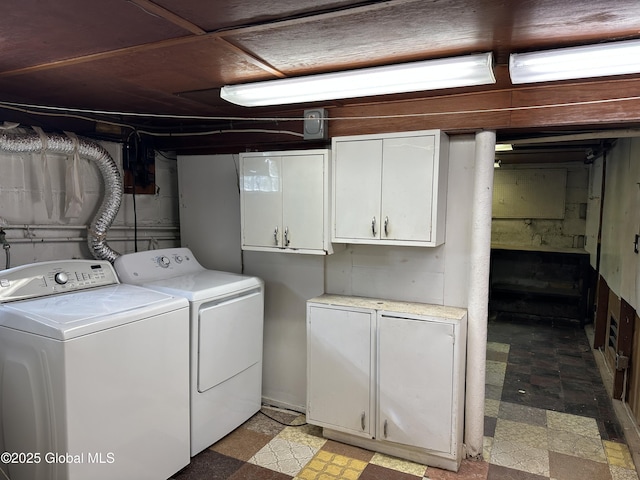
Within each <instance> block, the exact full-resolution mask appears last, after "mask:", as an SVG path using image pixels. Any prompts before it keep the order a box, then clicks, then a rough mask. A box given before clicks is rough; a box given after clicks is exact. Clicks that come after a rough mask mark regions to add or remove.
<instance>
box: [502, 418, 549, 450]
mask: <svg viewBox="0 0 640 480" xmlns="http://www.w3.org/2000/svg"><path fill="white" fill-rule="evenodd" d="M493 437H494V440H495V442H497V441H502V442H513V443H519V444H522V445H525V446H527V447H531V448H539V449H543V450H547V449H548V448H549V442H548V437H547V429H546V428H544V427H539V426H537V425H529V424H526V423H520V422H513V421H511V420H503V419H501V418H498V421H497V423H496V431H495V434H494V436H493ZM495 442H494V445H495Z"/></svg>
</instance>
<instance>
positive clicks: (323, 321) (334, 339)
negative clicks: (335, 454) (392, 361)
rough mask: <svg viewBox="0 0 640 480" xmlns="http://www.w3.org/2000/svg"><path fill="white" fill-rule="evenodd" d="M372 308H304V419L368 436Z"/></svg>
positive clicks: (370, 397)
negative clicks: (305, 336) (305, 316)
mask: <svg viewBox="0 0 640 480" xmlns="http://www.w3.org/2000/svg"><path fill="white" fill-rule="evenodd" d="M375 318H376V317H375V312H374V311H367V310H360V311H358V310H348V309H347V310H345V309H337V308H332V307H330V306H327V305H312V304H310V305H309V306H308V310H307V377H308V378H307V421H308V422H309V423H312V424H314V425H320V426H322V427H327V428H331V429H335V430H340V431H343V432H347V433H351V434H355V435H360V436H365V437H369V438H371V437H372V436H373V432H372V427H373V425H374V422H373V421H372V418H371V417H372V415H371V413H372V412H374V408H373V407H372V402H373V399H374V398H373V397H374V395H373V393H372V392H373V386H372V385H373V383H372V382H373V375H372V371H373V370H372V369H373V364H372V362H373V360H374V358H373V354H372V352H373V349H372V340H373V331H374V330H373V329H374V328H375Z"/></svg>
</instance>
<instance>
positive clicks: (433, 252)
mask: <svg viewBox="0 0 640 480" xmlns="http://www.w3.org/2000/svg"><path fill="white" fill-rule="evenodd" d="M450 140H451V143H450V154H449V158H450V159H449V186H448V194H447V221H446V229H447V236H446V241H445V244H444V245H441V246H440V247H436V248H417V247H385V246H371V245H359V246H352V245H350V246H348V247H347V248H346V249H344V250H341V251H339V252H338V253H335V254H333V255H330V256H326V257H323V256H315V255H299V254H290V253H271V252H250V251H246V252H243V253H242V254H241V255H240V242H239V241H237V240H234V239H239V236H240V230H239V229H240V219H239V201H240V200H239V193H238V191H237V189H236V188H235V186H236V185H237V172H236V170H235V160H234V156H231V155H218V156H208V158H207V161H206V162H205V161H204V159H202V158H200V159H190V161H195V162H201V163H200V165H201V166H202V167H204V168H205V170H204V171H202V176H203V177H206V178H203V179H202V182H204V184H205V185H209V183H208V180H207V179H209V181H210V182H212V183H211V185H213V184H215V185H218V184H219V183H220V184H223V185H233V186H234V188H220V189H219V190H216V191H215V192H213V191H212V189H209V190H208V192H209V193H210V194H211V196H210V197H209V201H201V200H198V203H199V204H200V205H201V207H200V211H196V210H197V209H196V208H195V207H192V206H188V205H185V204H181V207H180V208H181V212H184V211H185V208H186V209H187V210H191V213H192V214H193V215H195V216H196V217H206V218H209V216H210V215H211V213H210V211H211V210H214V209H215V210H217V209H224V210H225V211H226V212H229V213H230V215H226V214H224V215H223V216H222V217H221V219H220V221H221V222H223V223H224V225H225V228H213V227H212V224H211V223H210V222H208V221H202V222H199V223H198V222H191V221H185V218H182V222H183V225H184V226H185V228H189V229H191V228H193V229H194V230H195V231H196V232H200V233H196V234H195V235H199V234H202V235H204V236H205V237H206V239H207V241H206V242H197V243H192V244H191V248H192V249H193V251H194V254H195V255H196V257H197V258H199V259H201V260H203V263H204V264H205V265H206V266H207V267H208V268H214V269H227V270H229V269H230V270H233V271H237V269H238V268H241V269H242V271H243V272H244V273H245V274H248V275H256V276H258V277H260V278H262V279H263V280H264V281H265V295H266V299H265V342H264V360H263V365H264V369H263V396H264V397H265V399H266V400H267V401H271V402H272V403H274V404H277V405H282V406H287V407H289V408H293V409H297V410H303V409H304V408H305V405H306V301H307V299H309V298H312V297H315V296H317V295H320V294H322V293H324V292H327V293H339V294H348V295H362V296H372V297H383V298H391V299H397V300H413V301H421V302H429V303H436V304H446V305H451V306H457V307H466V303H467V298H468V289H469V285H468V275H469V252H470V245H471V235H472V232H471V213H472V196H473V185H474V155H475V137H474V136H473V135H458V136H452V137H450ZM182 162H183V159H182V157H181V159H180V160H179V165H180V166H181V167H182V165H183V163H182ZM194 165H195V163H194ZM179 175H180V176H182V175H183V172H182V170H181V171H180V172H179ZM184 175H185V177H184V178H186V176H187V174H184ZM189 175H190V174H189ZM205 196H206V195H205ZM185 201H186V197H183V196H181V202H183V203H184V202H185ZM190 203H191V202H190ZM194 205H195V204H194ZM231 212H234V213H231ZM234 215H235V216H236V218H235V219H234V218H233V216H234ZM182 234H183V235H184V238H185V239H189V238H193V235H194V233H193V232H186V231H184V230H183V232H182ZM189 241H191V240H189ZM213 245H215V247H213ZM222 245H225V247H223V248H219V247H220V246H222ZM230 259H231V262H230ZM238 262H242V265H239V263H238Z"/></svg>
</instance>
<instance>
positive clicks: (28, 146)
mask: <svg viewBox="0 0 640 480" xmlns="http://www.w3.org/2000/svg"><path fill="white" fill-rule="evenodd" d="M46 135H47V138H46V140H47V142H46V145H45V146H44V147H45V148H46V151H47V152H51V153H59V154H63V155H73V153H74V149H75V147H76V145H74V142H73V140H72V139H71V138H69V137H68V136H67V135H60V134H56V133H48V134H46ZM77 148H78V153H79V154H80V157H82V158H86V159H87V160H90V161H92V162H93V163H94V164H95V165H96V167H98V170H99V171H100V174H101V176H102V179H103V181H104V190H105V195H104V198H103V199H102V203H101V205H100V207H99V209H98V212H97V213H96V216H95V217H94V218H93V220H92V221H91V224H90V225H89V227H88V232H87V244H88V246H89V251H90V252H91V254H92V255H93V256H94V258H97V259H99V260H108V261H109V262H111V263H113V262H114V261H115V259H116V258H118V257H119V256H120V253H118V252H116V251H115V250H113V249H112V248H111V247H109V245H107V242H106V236H107V231H108V230H109V227H111V224H112V223H113V221H114V220H115V217H116V215H117V213H118V210H119V209H120V204H121V203H122V194H123V186H122V180H121V176H120V171H119V170H118V166H117V165H116V163H115V162H114V161H113V158H111V155H109V152H107V151H106V150H105V149H104V148H103V147H102V146H101V145H99V144H98V143H96V142H94V141H92V140H89V139H86V138H82V137H78V145H77ZM42 150H43V142H42V139H41V137H40V135H38V133H36V132H28V133H6V132H2V131H0V151H4V152H8V153H40V152H41V151H42Z"/></svg>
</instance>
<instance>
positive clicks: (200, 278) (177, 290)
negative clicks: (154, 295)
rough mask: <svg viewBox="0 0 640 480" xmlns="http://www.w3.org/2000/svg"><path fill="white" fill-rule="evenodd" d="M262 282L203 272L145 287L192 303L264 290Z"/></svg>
mask: <svg viewBox="0 0 640 480" xmlns="http://www.w3.org/2000/svg"><path fill="white" fill-rule="evenodd" d="M262 285H263V283H262V280H260V279H259V278H257V277H250V276H247V275H240V274H237V273H229V272H220V271H217V270H201V271H199V272H197V273H191V274H186V275H180V276H177V277H172V278H165V279H160V280H155V281H152V282H149V281H148V282H145V283H144V284H143V286H145V287H148V288H153V289H156V290H160V291H162V292H166V293H169V294H172V295H177V296H181V297H185V298H186V299H188V300H189V301H191V302H197V301H201V300H208V299H212V298H218V297H223V296H227V295H230V294H234V293H238V292H242V291H245V290H250V289H255V288H262Z"/></svg>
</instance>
